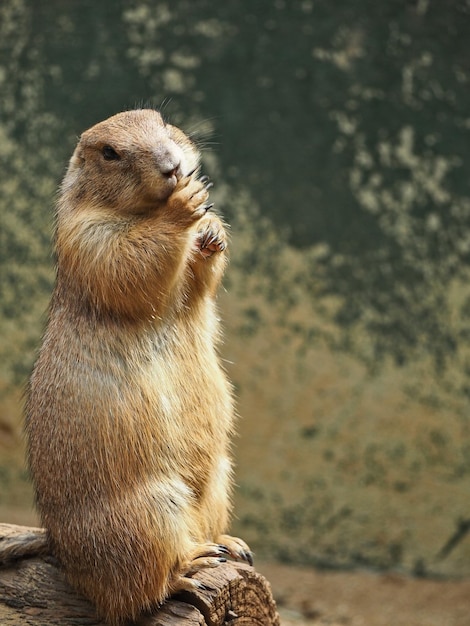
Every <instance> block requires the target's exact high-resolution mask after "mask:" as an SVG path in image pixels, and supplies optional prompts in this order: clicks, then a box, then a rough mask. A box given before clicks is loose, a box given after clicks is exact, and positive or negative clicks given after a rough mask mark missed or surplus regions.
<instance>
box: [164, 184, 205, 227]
mask: <svg viewBox="0 0 470 626" xmlns="http://www.w3.org/2000/svg"><path fill="white" fill-rule="evenodd" d="M209 189H210V185H209V184H207V182H206V181H205V179H202V180H198V179H196V178H192V177H191V176H186V177H185V178H182V179H181V180H179V181H178V184H177V185H176V187H175V189H174V191H173V193H172V194H171V196H170V197H169V198H168V200H167V210H168V211H169V212H170V213H171V214H172V215H173V216H174V218H177V219H179V220H181V221H184V222H186V223H187V224H192V223H194V222H195V221H197V220H200V219H201V217H204V215H205V214H206V212H207V211H208V210H209V209H210V208H211V207H212V206H213V205H212V204H208V203H207V198H208V197H209Z"/></svg>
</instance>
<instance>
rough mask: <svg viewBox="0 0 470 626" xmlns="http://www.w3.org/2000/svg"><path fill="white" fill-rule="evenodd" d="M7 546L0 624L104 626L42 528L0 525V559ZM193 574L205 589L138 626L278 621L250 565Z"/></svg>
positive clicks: (239, 625) (173, 601)
mask: <svg viewBox="0 0 470 626" xmlns="http://www.w3.org/2000/svg"><path fill="white" fill-rule="evenodd" d="M24 535H29V536H30V537H31V536H33V537H35V538H37V544H36V548H37V550H38V552H39V553H40V554H41V556H39V557H38V556H30V555H28V553H27V552H25V553H23V552H21V548H20V546H21V541H20V540H19V538H20V537H21V536H24ZM7 545H8V546H9V547H11V546H12V545H14V546H15V547H17V548H18V550H19V551H18V552H17V554H15V559H14V560H10V561H9V562H7V563H6V564H4V565H3V566H0V624H1V626H26V625H28V626H105V624H104V622H102V621H100V620H99V619H98V618H97V616H96V613H95V611H94V608H93V606H92V605H91V604H90V603H89V602H88V601H87V600H86V599H85V598H83V597H82V596H81V595H79V594H78V593H76V592H75V591H74V590H73V589H71V587H70V586H69V585H68V584H67V582H66V580H65V578H64V575H63V573H62V572H61V570H60V569H59V567H58V566H57V563H56V561H55V559H54V558H53V557H51V556H50V555H48V554H47V550H46V549H44V546H45V544H44V530H43V529H38V528H27V527H24V526H14V525H11V524H0V557H1V553H2V547H4V546H7ZM18 557H19V558H18ZM195 578H198V580H200V581H201V582H203V583H204V585H205V587H206V590H204V591H198V592H197V593H189V592H185V593H182V594H179V595H178V596H177V597H173V598H170V599H169V600H167V601H166V602H165V603H164V604H163V606H162V607H160V609H158V610H157V611H155V612H154V613H153V614H151V615H145V616H143V617H142V618H141V619H140V620H139V622H138V624H139V626H176V625H177V624H179V625H180V626H205V625H207V626H225V625H230V626H248V625H252V624H260V625H261V624H263V625H264V624H266V625H267V626H269V625H271V624H272V625H275V626H278V625H279V624H280V621H279V616H278V614H277V611H276V605H275V602H274V599H273V597H272V594H271V589H270V586H269V583H268V582H267V581H266V579H265V578H264V577H263V576H261V575H260V574H258V573H257V572H256V571H255V570H254V569H253V568H252V567H250V566H248V565H245V564H241V563H224V564H221V565H219V566H218V567H217V568H214V569H207V570H204V571H202V572H198V574H196V575H195Z"/></svg>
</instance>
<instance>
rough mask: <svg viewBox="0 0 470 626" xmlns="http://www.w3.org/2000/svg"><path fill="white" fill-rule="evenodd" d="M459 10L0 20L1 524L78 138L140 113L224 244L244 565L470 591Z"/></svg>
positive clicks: (464, 83) (361, 8)
mask: <svg viewBox="0 0 470 626" xmlns="http://www.w3.org/2000/svg"><path fill="white" fill-rule="evenodd" d="M469 16H470V2H469V1H468V0H448V1H447V2H435V1H434V2H433V1H432V0H388V1H387V2H377V1H376V0H356V1H355V2H350V1H348V0H337V1H336V2H331V1H329V0H302V1H298V2H297V1H295V2H288V1H287V0H274V1H273V0H270V1H268V0H258V1H257V2H248V0H236V1H235V0H226V1H225V2H223V3H215V2H212V1H211V2H210V1H208V0H199V1H198V2H191V1H190V0H173V1H172V2H164V1H151V0H129V1H127V2H124V1H123V0H103V1H101V2H96V1H95V0H93V1H91V0H81V1H77V0H67V1H65V0H62V1H60V0H48V1H47V2H45V1H44V0H1V1H0V165H1V166H0V216H1V217H0V219H1V221H0V223H1V230H0V271H1V298H0V518H1V521H5V522H8V521H10V522H20V523H21V522H25V523H28V522H34V521H35V518H34V514H33V513H32V504H31V502H32V497H31V488H30V486H29V483H28V480H27V474H26V472H25V469H24V449H23V440H22V435H21V419H22V418H21V404H22V401H21V393H22V389H23V388H24V385H25V381H26V380H27V377H28V373H29V371H30V368H31V365H32V362H33V359H34V353H35V350H36V347H37V345H38V342H39V340H40V336H41V332H42V328H43V325H44V319H45V317H44V316H45V311H46V309H47V303H48V299H49V296H50V292H51V285H52V281H53V273H54V271H53V261H52V256H51V243H50V241H51V234H52V230H53V203H54V197H55V190H56V188H57V185H58V183H59V182H60V179H61V177H62V175H63V172H64V170H65V167H66V163H67V160H68V158H69V156H70V154H71V151H72V149H73V147H74V144H75V142H76V139H77V137H78V135H79V134H80V133H81V132H82V131H83V130H84V129H86V128H87V127H89V126H91V125H92V124H94V123H95V122H98V121H100V120H102V119H104V118H106V117H108V116H109V115H111V114H113V113H116V112H118V111H120V110H123V109H127V108H134V107H135V106H142V105H145V106H154V107H156V108H160V109H162V110H163V112H164V116H165V117H166V119H167V120H168V121H170V122H172V123H174V124H176V125H180V126H181V127H182V128H184V129H185V130H186V131H187V132H188V133H190V134H192V135H193V136H194V137H195V138H196V139H197V141H198V142H199V144H200V145H201V147H202V149H203V155H204V159H203V162H204V167H203V169H204V172H205V173H207V174H209V175H210V176H211V177H212V178H213V180H214V181H215V183H216V185H215V188H214V190H213V194H212V195H213V198H214V200H215V202H216V204H217V206H218V208H219V209H220V211H221V212H222V213H223V214H224V216H225V217H226V219H227V220H228V221H229V222H230V224H231V265H230V267H229V270H228V272H227V276H226V280H225V291H224V292H223V293H222V294H221V296H220V308H221V314H222V317H223V319H224V325H225V343H224V346H223V357H224V359H225V362H226V367H227V369H228V371H229V374H230V377H231V378H232V379H233V381H234V384H235V387H236V390H237V397H238V411H239V413H240V416H241V418H240V423H239V437H237V439H236V442H235V456H236V461H237V474H236V478H237V490H236V497H235V520H234V530H235V531H236V532H237V533H239V534H240V535H242V536H243V537H244V538H245V539H246V540H247V541H248V542H249V543H251V544H252V547H253V548H254V549H255V551H256V552H257V554H258V555H260V556H262V557H263V558H270V559H279V560H281V561H284V562H290V563H302V564H308V565H317V566H327V567H348V568H349V567H358V566H360V567H364V566H366V567H372V568H378V569H397V570H400V571H404V572H409V573H415V574H438V575H446V576H463V575H464V576H468V575H470V532H469V531H470V497H469V495H470V286H469V274H470V272H469V269H470V176H469V171H468V168H469V162H470V160H469V157H470V141H469V139H470V48H469V46H468V32H469V31H468V27H469Z"/></svg>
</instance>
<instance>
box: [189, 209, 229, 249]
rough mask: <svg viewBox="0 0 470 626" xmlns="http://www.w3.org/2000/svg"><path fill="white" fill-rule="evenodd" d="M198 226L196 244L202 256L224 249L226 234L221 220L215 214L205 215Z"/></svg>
mask: <svg viewBox="0 0 470 626" xmlns="http://www.w3.org/2000/svg"><path fill="white" fill-rule="evenodd" d="M198 226H199V228H198V234H197V239H196V246H197V249H198V250H199V252H200V253H201V254H202V256H203V257H204V258H208V257H210V256H212V255H213V254H214V253H215V252H223V251H224V250H225V249H226V247H227V235H226V233H225V230H224V227H223V224H222V222H221V221H220V219H219V218H218V217H217V216H216V215H213V214H210V215H206V216H205V218H204V219H203V220H201V221H200V222H199V224H198Z"/></svg>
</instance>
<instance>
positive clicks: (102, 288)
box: [26, 109, 251, 624]
mask: <svg viewBox="0 0 470 626" xmlns="http://www.w3.org/2000/svg"><path fill="white" fill-rule="evenodd" d="M199 158H200V155H199V152H198V150H197V148H196V146H195V145H194V144H193V143H192V142H191V140H190V139H189V138H188V137H187V136H186V135H185V134H184V133H183V132H182V131H181V130H179V129H178V128H176V127H174V126H171V125H169V124H166V123H165V122H164V121H163V119H162V117H161V116H160V114H159V113H158V112H157V111H154V110H150V109H141V110H135V111H127V112H124V113H119V114H117V115H115V116H113V117H111V118H109V119H107V120H105V121H104V122H101V123H99V124H97V125H96V126H93V127H92V128H90V129H89V130H87V131H86V132H84V133H83V134H82V136H81V138H80V140H79V142H78V145H77V147H76V149H75V151H74V153H73V155H72V158H71V160H70V164H69V167H68V170H67V173H66V175H65V178H64V180H63V183H62V185H61V189H60V195H59V199H58V203H57V217H56V235H55V249H56V256H57V279H56V285H55V289H54V293H53V296H52V301H51V305H50V311H49V321H48V325H47V328H46V331H45V335H44V338H43V343H42V346H41V349H40V352H39V356H38V358H37V361H36V364H35V366H34V369H33V373H32V376H31V380H30V385H29V392H28V400H27V408H26V433H27V439H28V458H29V466H30V470H31V475H32V479H33V483H34V486H35V492H36V500H37V506H38V509H39V512H40V516H41V519H42V522H43V524H44V526H45V527H46V529H47V533H48V539H49V542H50V546H51V549H52V552H53V554H54V555H55V556H56V557H57V558H58V559H59V561H60V563H61V564H62V566H63V568H64V570H65V573H66V575H67V578H68V580H69V581H70V583H71V584H72V585H73V586H74V587H75V588H76V589H78V590H79V591H81V592H82V593H83V594H84V595H85V596H87V597H88V598H89V599H90V600H91V601H92V602H93V603H94V604H95V606H96V608H97V611H98V613H99V615H100V616H101V617H103V618H104V619H106V620H107V621H108V622H109V623H110V624H119V623H122V622H123V621H124V620H126V619H136V618H137V617H138V616H139V614H140V613H141V612H142V611H144V610H148V609H151V608H152V607H155V606H157V605H158V604H160V603H161V602H162V601H163V600H164V599H165V598H166V597H167V596H168V595H170V594H172V593H174V592H177V591H179V590H183V589H194V588H197V586H198V582H197V580H195V579H193V578H191V575H192V574H193V573H194V572H196V571H197V570H198V569H200V568H202V567H214V566H217V565H218V564H219V563H220V562H221V561H223V560H225V556H227V555H229V556H231V557H233V558H236V559H245V560H247V561H249V562H251V553H250V550H249V548H248V546H247V545H246V544H245V543H244V542H243V541H242V540H240V539H237V538H233V537H230V536H228V535H225V534H223V533H225V532H226V529H227V526H228V521H229V510H230V483H231V461H230V455H229V437H230V433H231V430H232V424H233V404H232V393H231V387H230V384H229V382H228V381H227V378H226V376H225V374H224V372H223V371H222V369H221V367H220V364H219V359H218V356H217V351H216V349H217V342H218V320H217V314H216V310H215V303H214V298H215V295H216V291H217V288H218V286H219V283H220V281H221V278H222V274H223V272H224V268H225V264H226V253H225V249H226V233H225V229H224V226H223V224H222V222H221V220H220V219H219V217H217V216H216V215H215V214H214V213H213V212H211V211H210V208H211V205H208V204H207V199H208V187H209V185H208V184H207V182H206V179H205V178H204V177H203V178H201V179H199V178H198V176H199Z"/></svg>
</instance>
